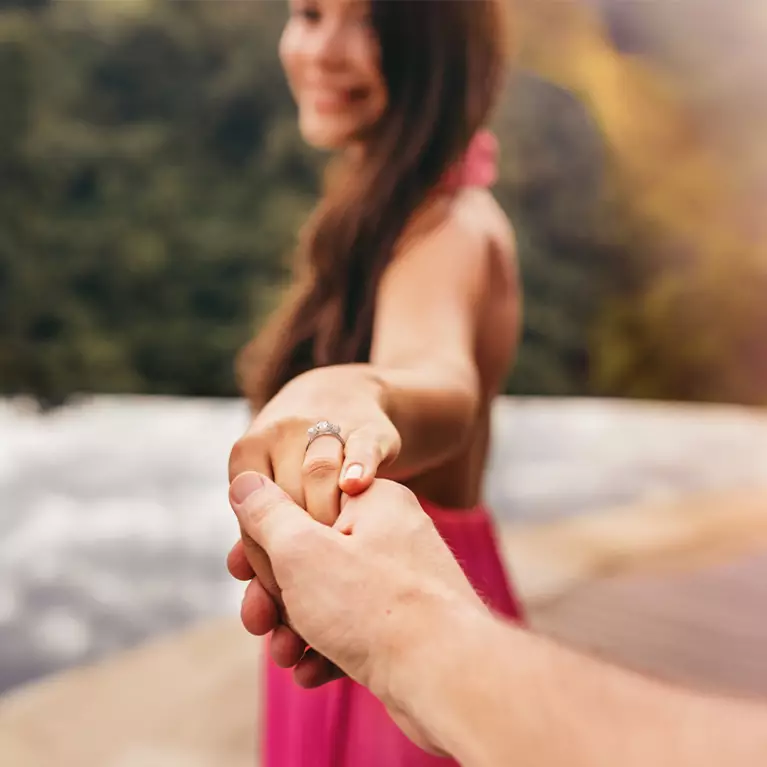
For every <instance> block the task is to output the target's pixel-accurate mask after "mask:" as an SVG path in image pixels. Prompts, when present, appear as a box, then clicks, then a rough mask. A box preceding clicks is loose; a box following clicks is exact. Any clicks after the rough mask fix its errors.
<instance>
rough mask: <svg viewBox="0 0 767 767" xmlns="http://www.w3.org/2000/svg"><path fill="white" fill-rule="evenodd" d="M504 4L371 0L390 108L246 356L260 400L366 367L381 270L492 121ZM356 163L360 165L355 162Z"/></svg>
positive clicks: (332, 198)
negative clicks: (333, 370)
mask: <svg viewBox="0 0 767 767" xmlns="http://www.w3.org/2000/svg"><path fill="white" fill-rule="evenodd" d="M502 2H503V0H372V23H373V28H374V31H375V33H376V34H377V36H378V40H379V43H380V46H381V68H382V74H383V77H384V80H385V83H386V87H387V90H388V96H389V101H388V106H387V109H386V112H385V114H384V115H383V117H382V118H381V120H380V121H379V123H378V124H377V125H376V126H375V128H374V130H373V132H372V135H371V136H370V137H369V138H368V139H367V141H366V144H365V152H364V157H363V158H362V159H359V160H356V161H355V160H351V159H348V158H343V159H342V160H341V162H342V165H341V167H340V168H337V171H338V172H337V173H333V174H332V175H329V177H328V180H327V183H326V188H325V194H324V196H323V199H322V200H321V202H320V204H319V206H318V207H317V209H316V210H315V213H314V215H313V216H312V218H311V219H310V221H309V222H308V224H307V225H306V227H305V228H304V231H303V233H302V236H301V238H300V243H299V247H298V254H297V256H298V260H297V264H296V272H295V279H294V284H293V287H292V290H291V291H290V292H289V294H288V296H287V298H286V299H285V301H284V302H283V304H282V306H281V307H280V309H278V311H277V312H276V314H275V315H274V316H273V317H272V318H271V320H270V322H269V323H268V324H267V326H266V328H265V329H264V330H263V331H262V333H261V334H260V336H259V337H258V338H257V339H256V340H255V341H254V342H252V343H251V344H249V345H248V346H247V347H246V348H245V350H244V351H243V353H242V354H241V355H240V359H239V364H238V369H239V377H240V384H241V387H242V389H243V392H244V394H245V395H246V396H247V397H248V399H250V401H251V403H252V404H253V405H254V406H255V407H260V406H262V405H263V404H265V403H266V402H267V401H268V400H269V399H270V398H271V397H272V396H274V395H275V394H276V393H277V392H278V391H279V390H280V389H281V388H282V387H283V386H284V385H285V384H286V383H287V382H288V381H290V380H291V379H293V378H294V377H295V376H297V375H299V374H300V373H303V372H305V371H307V370H309V369H311V368H313V367H317V366H323V365H333V364H342V363H349V362H366V361H367V360H368V358H369V353H370V343H371V336H372V327H373V315H374V311H375V296H376V291H377V287H378V283H379V281H380V278H381V275H382V274H383V272H384V270H385V269H386V267H387V265H388V264H389V262H390V260H391V258H392V256H393V254H394V251H395V247H396V245H397V242H398V240H399V239H400V237H401V235H402V233H403V230H404V229H405V226H406V224H407V223H408V220H409V219H410V218H411V217H412V215H413V214H414V212H415V211H417V210H418V209H419V208H420V206H421V205H422V204H423V203H424V202H425V200H426V198H427V196H428V195H429V193H430V192H431V191H432V190H433V189H434V188H435V187H436V186H437V184H438V183H439V181H440V180H441V178H442V176H443V175H444V174H445V172H446V171H447V170H448V169H449V168H450V166H451V165H452V164H453V163H455V162H457V161H458V160H459V159H460V157H461V156H462V154H463V153H464V152H465V151H466V149H467V147H468V145H469V142H470V140H471V138H472V136H473V135H474V134H475V132H476V131H477V130H478V129H479V128H480V127H482V125H483V124H484V123H485V121H486V120H487V119H488V116H489V113H490V111H491V109H492V108H493V106H494V103H495V99H496V96H497V94H498V92H499V90H500V86H501V83H502V82H503V75H504V72H505V63H506V39H505V31H506V26H505V19H504V14H503V7H502V5H501V3H502ZM352 163H354V164H352Z"/></svg>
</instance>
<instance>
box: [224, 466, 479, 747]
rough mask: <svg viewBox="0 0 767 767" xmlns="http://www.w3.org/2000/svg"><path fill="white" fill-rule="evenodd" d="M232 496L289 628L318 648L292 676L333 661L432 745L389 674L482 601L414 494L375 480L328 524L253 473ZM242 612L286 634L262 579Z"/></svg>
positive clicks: (305, 676) (251, 626)
mask: <svg viewBox="0 0 767 767" xmlns="http://www.w3.org/2000/svg"><path fill="white" fill-rule="evenodd" d="M230 501H231V504H232V508H233V509H234V511H235V513H236V514H237V517H238V520H239V522H240V526H241V527H242V529H243V531H244V532H245V533H247V535H248V537H249V538H250V539H252V540H253V542H254V543H255V544H257V545H258V546H259V547H261V548H262V549H263V550H264V551H265V552H266V553H267V555H268V557H269V559H270V561H271V565H272V568H273V572H274V577H275V580H276V583H277V585H278V587H279V589H280V592H281V599H282V602H283V604H284V607H285V614H286V616H287V620H288V622H289V624H290V626H291V627H292V629H294V631H295V632H296V633H297V634H300V635H301V636H302V637H304V638H305V639H306V642H307V643H308V644H309V645H310V646H311V647H312V649H311V650H309V651H307V652H306V654H305V655H304V656H303V657H302V658H301V659H300V660H299V661H298V663H297V664H296V665H295V671H294V674H295V677H296V680H297V681H298V682H299V683H300V684H302V685H303V686H316V684H318V683H322V682H323V681H326V680H327V679H328V678H329V674H328V669H327V660H326V658H327V659H329V660H330V661H332V662H333V663H334V664H336V665H337V666H338V667H339V668H340V669H342V670H343V671H344V672H345V673H347V674H348V675H349V676H350V677H351V678H352V679H355V680H356V681H358V682H360V683H361V684H363V685H365V686H366V687H368V688H370V690H371V691H372V692H373V693H374V694H375V695H376V696H377V697H379V698H381V699H382V700H383V701H384V703H385V704H386V705H387V706H388V707H389V710H390V713H391V714H392V716H393V717H394V718H395V720H396V721H397V723H398V724H399V725H400V726H401V727H402V728H403V730H404V731H405V732H406V733H407V734H408V735H409V736H410V737H412V738H413V739H414V740H415V741H416V742H418V743H419V745H421V746H431V747H432V748H434V744H433V743H432V742H430V740H429V739H428V738H426V737H425V736H424V735H423V733H422V732H420V731H419V730H418V728H417V726H416V725H415V724H414V723H413V722H410V721H408V718H407V716H406V715H405V714H404V713H403V712H402V711H401V710H400V707H399V703H398V701H396V699H395V697H396V696H395V694H394V692H393V690H392V686H391V680H392V676H393V673H394V671H395V670H396V668H397V667H398V666H399V665H400V664H401V663H402V661H403V659H404V658H407V657H408V655H409V654H410V653H413V652H415V653H418V654H422V653H423V652H424V646H425V645H428V644H430V643H432V642H434V641H437V640H436V638H435V627H436V628H439V627H441V626H442V625H443V624H442V618H443V615H445V614H447V613H449V612H450V611H451V610H454V609H455V607H456V606H458V607H459V608H460V609H469V610H470V611H474V610H479V611H483V612H484V611H485V607H484V605H483V604H482V602H481V600H480V599H479V597H478V596H477V595H476V593H475V592H474V590H473V588H472V587H471V585H470V584H469V582H468V580H467V579H466V576H465V575H464V574H463V572H462V570H461V568H460V566H459V565H458V563H457V562H456V561H455V559H454V557H453V555H452V554H451V552H450V550H449V549H448V547H447V546H446V545H445V543H444V541H443V540H442V538H441V537H440V535H439V533H438V532H437V530H436V529H435V527H434V525H433V523H432V521H431V519H430V518H429V517H428V516H427V514H426V513H425V512H424V511H423V509H421V507H420V505H419V503H418V501H417V500H416V498H415V496H414V495H413V494H412V493H411V492H410V491H409V490H407V489H406V488H404V487H402V486H401V485H398V484H396V483H393V482H388V481H386V480H376V481H375V482H374V484H373V485H372V486H371V488H370V489H369V490H368V491H367V492H365V493H364V494H362V495H360V496H356V497H354V498H348V497H346V496H344V497H343V499H342V503H341V513H340V516H339V517H338V519H337V520H336V522H335V524H334V525H333V527H332V528H331V527H326V526H325V525H323V524H321V523H319V522H316V521H315V520H313V519H312V518H311V517H309V515H308V514H307V513H306V512H305V511H304V510H303V509H301V508H300V507H299V506H297V505H296V504H295V503H294V502H293V501H292V500H291V498H290V496H288V495H287V494H286V493H285V492H283V491H282V490H280V489H279V487H277V485H275V484H274V483H273V482H271V481H270V480H269V479H267V478H265V477H263V476H261V475H259V474H256V473H253V472H247V473H245V474H242V475H240V476H239V477H237V478H236V479H235V481H234V482H233V483H232V486H231V490H230ZM243 553H244V555H245V556H246V555H247V549H244V550H243ZM230 569H232V570H233V572H234V573H235V574H236V573H237V571H238V569H240V570H241V571H242V572H241V575H242V576H244V577H247V576H248V573H251V574H252V570H250V568H248V566H247V563H246V562H242V561H234V562H233V561H232V560H231V559H230ZM242 615H243V622H244V623H245V624H246V626H247V628H248V630H250V631H251V632H252V633H254V634H257V635H261V634H266V633H268V632H270V631H272V630H274V629H275V628H277V630H278V631H280V628H279V627H278V626H279V618H278V611H277V608H276V606H275V604H274V602H273V600H272V597H270V596H269V594H268V593H267V592H266V590H265V589H264V588H263V587H262V586H261V584H260V583H259V582H258V580H256V579H254V580H252V581H251V582H250V584H249V586H248V589H247V591H246V594H245V599H244V600H243V608H242ZM275 638H276V637H275ZM323 656H324V657H323Z"/></svg>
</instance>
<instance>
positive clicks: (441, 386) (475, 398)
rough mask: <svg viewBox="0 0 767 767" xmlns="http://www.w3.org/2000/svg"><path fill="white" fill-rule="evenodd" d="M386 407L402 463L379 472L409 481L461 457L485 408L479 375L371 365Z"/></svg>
mask: <svg viewBox="0 0 767 767" xmlns="http://www.w3.org/2000/svg"><path fill="white" fill-rule="evenodd" d="M368 368H369V372H370V375H371V376H372V377H373V378H374V379H375V381H376V382H377V384H378V387H379V391H380V397H381V406H382V407H383V409H384V411H385V412H386V415H387V416H388V417H389V419H390V420H391V421H392V423H393V424H394V426H395V428H396V429H397V431H398V432H399V435H400V438H401V441H402V447H401V450H400V454H399V456H398V458H397V460H396V461H395V462H394V463H393V464H392V465H391V466H387V467H384V469H383V470H382V471H381V472H379V473H380V474H381V475H383V476H386V477H388V478H389V479H396V480H399V481H405V480H407V479H409V478H410V477H412V476H413V475H415V474H417V473H420V472H422V471H424V470H425V469H428V468H431V467H432V466H435V465H438V464H439V463H441V462H443V461H444V460H446V459H448V458H450V457H451V456H453V455H455V454H457V453H458V452H459V451H460V450H461V448H462V447H463V446H464V445H465V444H466V440H467V439H468V438H469V436H470V435H471V430H472V426H473V425H474V423H475V422H476V417H477V409H478V407H479V384H478V381H477V376H476V373H475V371H467V370H461V369H459V368H457V367H456V368H455V369H452V370H451V369H450V368H449V367H448V366H444V367H442V368H429V367H423V368H419V367H412V368H405V367H403V368H387V367H383V366H378V365H369V366H368Z"/></svg>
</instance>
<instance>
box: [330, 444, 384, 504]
mask: <svg viewBox="0 0 767 767" xmlns="http://www.w3.org/2000/svg"><path fill="white" fill-rule="evenodd" d="M344 456H345V457H344V464H343V468H342V469H341V476H340V478H339V481H338V486H339V488H340V489H341V491H342V492H344V493H346V494H347V495H359V494H360V493H361V492H363V491H364V490H367V489H368V488H369V487H370V485H371V483H372V482H373V480H374V479H375V476H376V473H377V471H378V467H379V466H380V465H381V461H383V459H384V452H383V450H382V449H381V445H380V441H379V439H378V438H377V437H376V436H375V435H374V434H373V433H372V432H371V431H368V430H366V429H359V430H357V431H354V432H352V433H351V434H350V435H349V439H348V440H347V441H346V449H345V450H344Z"/></svg>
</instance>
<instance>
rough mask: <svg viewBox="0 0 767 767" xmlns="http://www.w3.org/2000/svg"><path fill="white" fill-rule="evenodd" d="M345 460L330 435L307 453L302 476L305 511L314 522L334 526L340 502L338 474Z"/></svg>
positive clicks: (310, 447)
mask: <svg viewBox="0 0 767 767" xmlns="http://www.w3.org/2000/svg"><path fill="white" fill-rule="evenodd" d="M294 460H295V458H294ZM343 460H344V447H343V445H342V444H341V443H340V441H339V440H337V439H336V438H335V437H333V436H328V435H323V436H321V437H317V439H315V440H314V441H313V442H312V443H311V445H309V447H308V448H307V450H306V453H305V454H304V458H303V463H302V465H301V477H302V483H303V492H304V499H305V501H306V506H305V508H306V510H307V511H308V512H309V514H311V516H312V517H313V518H314V519H316V520H317V521H318V522H322V524H324V525H332V524H333V523H334V522H335V521H336V518H337V517H338V512H339V510H340V509H339V504H340V502H341V491H340V490H339V489H338V475H339V474H340V472H341V466H342V465H343Z"/></svg>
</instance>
